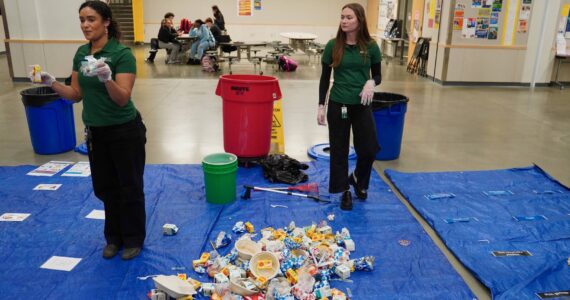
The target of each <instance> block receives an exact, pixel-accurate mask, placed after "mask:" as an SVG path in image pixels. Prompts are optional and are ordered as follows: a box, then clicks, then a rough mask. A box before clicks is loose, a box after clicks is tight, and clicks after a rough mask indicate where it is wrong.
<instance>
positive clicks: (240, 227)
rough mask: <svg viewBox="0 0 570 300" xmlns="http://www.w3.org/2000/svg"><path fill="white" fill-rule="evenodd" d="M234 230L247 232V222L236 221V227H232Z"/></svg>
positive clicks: (235, 231)
mask: <svg viewBox="0 0 570 300" xmlns="http://www.w3.org/2000/svg"><path fill="white" fill-rule="evenodd" d="M232 231H233V232H234V233H235V234H238V233H244V232H245V223H244V222H242V221H239V222H236V224H235V225H234V227H233V228H232Z"/></svg>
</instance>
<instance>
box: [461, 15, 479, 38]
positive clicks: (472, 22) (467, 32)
mask: <svg viewBox="0 0 570 300" xmlns="http://www.w3.org/2000/svg"><path fill="white" fill-rule="evenodd" d="M476 27H477V19H475V18H466V19H464V20H463V30H462V31H461V36H462V37H463V38H466V39H472V38H474V37H475V28H476Z"/></svg>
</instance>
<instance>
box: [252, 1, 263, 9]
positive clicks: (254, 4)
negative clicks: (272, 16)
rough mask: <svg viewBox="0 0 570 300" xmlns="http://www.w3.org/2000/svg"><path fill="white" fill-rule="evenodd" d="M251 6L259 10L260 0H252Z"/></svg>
mask: <svg viewBox="0 0 570 300" xmlns="http://www.w3.org/2000/svg"><path fill="white" fill-rule="evenodd" d="M253 7H254V8H255V10H261V0H254V1H253Z"/></svg>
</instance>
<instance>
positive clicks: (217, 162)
mask: <svg viewBox="0 0 570 300" xmlns="http://www.w3.org/2000/svg"><path fill="white" fill-rule="evenodd" d="M237 164H238V161H237V156H235V155H233V154H231V153H214V154H210V155H208V156H206V157H204V159H203V160H202V169H203V170H204V182H205V185H206V201H208V203H213V204H228V203H232V202H233V201H234V200H235V199H236V173H237V169H238V166H237Z"/></svg>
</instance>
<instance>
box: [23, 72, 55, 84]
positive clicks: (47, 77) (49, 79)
mask: <svg viewBox="0 0 570 300" xmlns="http://www.w3.org/2000/svg"><path fill="white" fill-rule="evenodd" d="M40 75H41V77H42V82H40V83H41V84H45V85H47V86H51V85H52V84H53V83H54V82H55V81H56V80H55V77H54V76H53V75H51V74H50V73H48V72H41V73H40ZM28 76H29V78H30V80H32V82H34V78H33V77H32V76H33V75H32V73H31V72H30V74H28Z"/></svg>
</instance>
